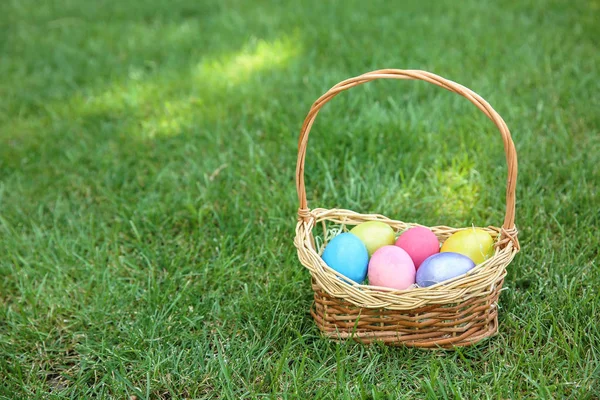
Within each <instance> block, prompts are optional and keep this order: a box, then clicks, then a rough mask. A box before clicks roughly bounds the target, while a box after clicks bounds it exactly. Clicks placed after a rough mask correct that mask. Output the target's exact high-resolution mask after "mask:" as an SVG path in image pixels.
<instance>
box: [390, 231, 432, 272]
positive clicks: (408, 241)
mask: <svg viewBox="0 0 600 400" xmlns="http://www.w3.org/2000/svg"><path fill="white" fill-rule="evenodd" d="M396 246H398V247H400V248H402V249H404V251H406V252H407V253H408V255H409V256H410V258H412V260H413V262H414V263H415V268H416V269H417V270H418V269H419V267H420V266H421V263H422V262H423V261H425V259H426V258H427V257H429V256H432V255H434V254H437V253H439V252H440V242H439V241H438V239H437V237H436V236H435V234H434V233H433V232H431V231H430V230H429V229H427V228H424V227H422V226H415V227H414V228H410V229H408V230H406V231H404V232H403V233H402V234H401V235H400V237H399V238H398V240H396Z"/></svg>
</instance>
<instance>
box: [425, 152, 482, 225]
mask: <svg viewBox="0 0 600 400" xmlns="http://www.w3.org/2000/svg"><path fill="white" fill-rule="evenodd" d="M478 175H479V174H478V173H477V171H475V170H470V169H467V168H464V167H460V166H458V165H456V164H454V165H453V166H452V167H451V168H447V169H442V170H435V171H434V172H432V173H431V174H430V179H431V180H430V184H431V185H432V186H433V187H437V188H439V192H438V195H439V198H438V201H439V208H438V213H439V215H440V216H442V217H444V218H447V219H448V220H461V221H462V220H465V219H468V218H469V216H471V215H472V210H473V208H475V207H477V200H478V199H479V191H480V186H479V184H478V182H477V177H478Z"/></svg>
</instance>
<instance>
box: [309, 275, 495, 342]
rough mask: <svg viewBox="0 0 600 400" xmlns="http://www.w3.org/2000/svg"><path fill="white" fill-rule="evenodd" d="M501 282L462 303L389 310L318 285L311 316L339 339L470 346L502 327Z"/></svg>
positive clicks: (321, 329)
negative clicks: (360, 304)
mask: <svg viewBox="0 0 600 400" xmlns="http://www.w3.org/2000/svg"><path fill="white" fill-rule="evenodd" d="M495 286H496V287H495V288H494V290H492V291H491V292H488V293H487V295H486V296H482V297H474V298H471V299H469V300H466V301H463V302H460V303H455V304H443V305H431V306H427V307H422V308H418V309H412V310H389V309H385V308H379V309H372V308H361V307H357V306H355V305H353V304H351V303H349V302H347V301H344V300H343V299H338V298H335V297H332V296H330V295H328V294H327V293H325V292H324V291H322V290H321V289H320V288H319V287H318V286H317V285H314V284H313V290H314V299H315V302H314V304H313V307H312V308H311V315H312V316H313V319H314V320H315V322H316V324H317V326H318V327H319V330H320V331H321V332H322V333H323V334H324V335H325V336H327V337H329V338H331V339H333V340H347V339H353V340H355V341H357V342H360V343H364V344H369V343H372V342H383V343H385V344H387V345H391V346H407V347H421V348H434V349H435V348H453V347H462V346H469V345H473V344H475V343H477V342H479V341H481V340H483V339H486V338H488V337H491V336H494V335H495V334H496V333H497V331H498V307H497V301H498V296H499V294H500V289H501V287H502V281H501V282H499V284H498V285H495Z"/></svg>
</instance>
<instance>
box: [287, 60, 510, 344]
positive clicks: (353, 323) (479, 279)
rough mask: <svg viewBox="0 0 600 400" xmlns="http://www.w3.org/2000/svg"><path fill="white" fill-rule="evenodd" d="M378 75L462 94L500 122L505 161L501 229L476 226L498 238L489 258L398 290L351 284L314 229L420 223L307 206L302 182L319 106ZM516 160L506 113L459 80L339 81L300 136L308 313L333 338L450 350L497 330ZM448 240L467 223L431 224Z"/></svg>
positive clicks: (413, 75) (301, 249)
mask: <svg viewBox="0 0 600 400" xmlns="http://www.w3.org/2000/svg"><path fill="white" fill-rule="evenodd" d="M375 79H413V80H424V81H427V82H430V83H433V84H435V85H438V86H441V87H443V88H445V89H447V90H450V91H452V92H455V93H458V94H461V95H462V96H464V97H466V98H467V99H469V100H470V101H471V102H472V103H473V104H475V105H476V106H477V107H478V108H479V109H480V110H481V111H482V112H483V113H484V114H485V115H486V116H488V117H489V118H490V119H491V120H492V121H493V122H494V123H495V125H496V126H497V127H498V129H499V131H500V133H501V136H502V139H503V141H504V149H505V153H506V160H507V164H508V181H507V189H506V214H505V219H504V223H503V225H502V227H501V228H497V227H487V228H479V229H483V230H485V231H486V232H488V233H489V234H490V235H491V236H492V237H493V238H494V241H495V252H494V255H493V256H492V257H490V258H489V259H487V260H486V261H485V262H483V263H482V264H479V265H477V266H476V267H475V268H474V269H472V270H471V271H469V272H468V273H466V274H464V275H461V276H459V277H456V278H454V279H452V280H449V281H445V282H443V283H439V284H437V285H434V286H430V287H423V288H421V287H415V288H410V289H406V290H395V289H388V288H382V287H375V286H369V285H361V284H356V283H353V282H349V281H348V280H347V279H344V278H343V277H342V276H341V275H340V274H339V273H337V272H336V271H334V270H333V269H331V268H330V267H329V266H327V264H325V262H324V261H323V260H322V258H321V256H320V254H319V252H318V249H317V247H316V246H315V238H314V236H313V229H314V228H316V227H318V226H319V225H321V226H322V227H323V235H324V236H323V237H324V238H327V236H328V233H327V223H333V224H338V225H340V226H341V227H342V228H345V226H347V225H357V224H360V223H362V222H367V221H380V222H384V223H386V224H388V225H390V226H391V227H392V228H393V229H394V231H395V232H396V233H399V232H402V231H404V230H406V229H409V228H411V227H413V226H420V225H418V224H411V223H405V222H402V221H397V220H392V219H389V218H387V217H385V216H383V215H379V214H359V213H356V212H354V211H350V210H343V209H323V208H315V209H312V210H311V209H309V208H308V206H307V201H306V189H305V186H304V161H305V155H306V147H307V144H308V134H309V132H310V128H311V127H312V124H313V122H314V120H315V118H316V116H317V114H318V111H319V110H320V109H321V107H322V106H323V105H324V104H325V103H327V102H328V101H329V100H331V98H333V97H335V96H336V95H337V94H339V93H340V92H342V91H344V90H347V89H349V88H351V87H354V86H356V85H360V84H362V83H366V82H369V81H371V80H375ZM516 179H517V157H516V152H515V147H514V143H513V141H512V139H511V136H510V132H509V130H508V128H507V127H506V124H505V123H504V121H503V120H502V118H501V117H500V116H499V115H498V113H496V111H494V109H493V108H492V107H491V106H490V105H489V104H488V103H487V102H486V101H485V100H483V99H482V98H481V97H480V96H479V95H477V94H476V93H474V92H472V91H471V90H469V89H467V88H465V87H464V86H462V85H459V84H457V83H455V82H452V81H449V80H446V79H444V78H441V77H439V76H437V75H434V74H431V73H428V72H424V71H412V70H410V71H405V70H391V69H388V70H379V71H373V72H369V73H367V74H364V75H360V76H358V77H355V78H351V79H348V80H345V81H343V82H340V83H339V84H337V85H335V86H334V87H332V88H331V89H330V90H329V91H328V92H327V93H325V94H324V95H323V96H321V97H320V98H319V99H318V100H317V101H316V102H315V103H314V104H313V106H312V108H311V110H310V112H309V114H308V116H307V117H306V119H305V121H304V124H303V126H302V130H301V133H300V140H299V149H298V163H297V166H296V187H297V190H298V198H299V201H300V207H299V210H298V217H299V218H298V224H297V225H296V236H295V239H294V245H295V246H296V248H297V251H298V258H299V260H300V262H301V263H302V265H304V266H305V267H306V268H307V269H308V270H309V271H310V273H311V278H312V279H311V280H312V289H313V291H314V304H313V306H312V308H311V315H312V317H313V318H314V320H315V322H316V324H317V326H318V328H319V329H320V331H321V332H322V333H323V334H324V335H325V336H327V337H329V338H331V339H334V340H346V339H353V340H356V341H358V342H361V343H365V344H368V343H372V342H383V343H385V344H388V345H402V346H410V347H421V348H453V347H458V346H467V345H472V344H475V343H477V342H479V341H481V340H483V339H485V338H488V337H490V336H493V335H495V334H496V333H497V331H498V299H499V295H500V292H501V289H502V284H503V283H504V277H505V276H506V267H507V265H508V264H509V263H510V262H511V261H512V260H513V258H514V257H515V255H516V253H517V252H518V251H519V242H518V239H517V229H516V227H515V225H514V215H515V188H516ZM429 229H431V231H432V232H433V233H434V234H435V235H436V236H437V237H438V239H439V241H440V243H443V242H444V241H445V240H446V239H447V238H448V237H450V235H452V234H453V233H455V232H458V231H460V230H463V229H472V227H468V228H462V229H461V228H451V227H447V226H436V227H429Z"/></svg>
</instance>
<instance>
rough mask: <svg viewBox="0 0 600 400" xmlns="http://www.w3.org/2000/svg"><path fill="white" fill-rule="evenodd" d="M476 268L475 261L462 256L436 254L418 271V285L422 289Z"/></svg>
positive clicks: (448, 253)
mask: <svg viewBox="0 0 600 400" xmlns="http://www.w3.org/2000/svg"><path fill="white" fill-rule="evenodd" d="M474 267H475V263H474V262H473V260H471V259H470V258H469V257H467V256H465V255H462V254H458V253H450V252H447V253H438V254H434V255H432V256H430V257H428V258H427V259H426V260H425V261H423V263H422V264H421V268H419V270H418V271H417V276H416V280H417V284H418V285H419V286H421V287H427V286H431V285H435V284H436V283H440V282H443V281H447V280H448V279H452V278H455V277H457V276H459V275H462V274H464V273H466V272H467V271H469V270H471V269H472V268H474Z"/></svg>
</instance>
